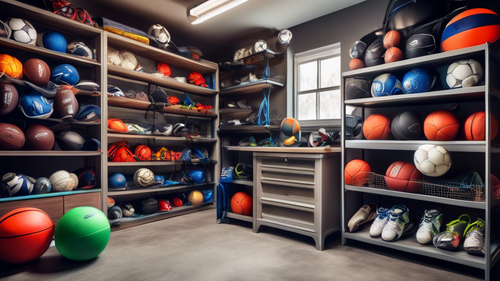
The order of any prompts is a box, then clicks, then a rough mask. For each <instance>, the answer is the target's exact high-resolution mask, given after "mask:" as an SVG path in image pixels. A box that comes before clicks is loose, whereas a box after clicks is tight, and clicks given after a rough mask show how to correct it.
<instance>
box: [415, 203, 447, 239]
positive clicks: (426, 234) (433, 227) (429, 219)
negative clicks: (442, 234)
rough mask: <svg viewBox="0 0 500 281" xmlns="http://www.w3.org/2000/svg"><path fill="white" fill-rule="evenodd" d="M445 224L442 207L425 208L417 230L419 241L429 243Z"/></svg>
mask: <svg viewBox="0 0 500 281" xmlns="http://www.w3.org/2000/svg"><path fill="white" fill-rule="evenodd" d="M441 225H443V213H441V210H440V209H430V210H425V212H424V215H423V216H422V219H421V220H420V225H419V226H418V230H417V241H418V243H420V244H429V243H431V242H432V239H434V236H436V234H438V233H439V231H440V229H441Z"/></svg>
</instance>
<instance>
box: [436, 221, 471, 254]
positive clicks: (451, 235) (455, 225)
mask: <svg viewBox="0 0 500 281" xmlns="http://www.w3.org/2000/svg"><path fill="white" fill-rule="evenodd" d="M469 224H470V217H469V215H466V214H464V215H461V216H460V217H459V218H458V219H456V220H453V221H451V222H449V223H448V224H447V225H446V230H445V231H444V232H441V233H439V234H437V235H436V236H435V237H434V239H432V243H433V244H434V246H435V247H436V248H440V249H447V250H456V249H457V248H458V246H460V242H461V241H462V239H463V237H464V232H465V229H466V228H467V226H468V225H469Z"/></svg>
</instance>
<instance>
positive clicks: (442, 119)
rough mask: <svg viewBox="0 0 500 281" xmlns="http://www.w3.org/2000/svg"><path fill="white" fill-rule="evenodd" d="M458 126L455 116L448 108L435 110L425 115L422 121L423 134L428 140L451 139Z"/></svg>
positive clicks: (458, 122)
mask: <svg viewBox="0 0 500 281" xmlns="http://www.w3.org/2000/svg"><path fill="white" fill-rule="evenodd" d="M459 128H460V121H459V120H458V118H457V116H456V115H455V114H454V113H453V112H451V111H449V110H437V111H434V112H432V113H431V114H429V115H427V117H426V118H425V121H424V134H425V137H426V138H427V139H428V140H432V141H451V140H453V139H455V137H456V136H457V133H458V129H459Z"/></svg>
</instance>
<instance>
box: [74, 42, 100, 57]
mask: <svg viewBox="0 0 500 281" xmlns="http://www.w3.org/2000/svg"><path fill="white" fill-rule="evenodd" d="M68 53H70V54H73V55H77V56H81V57H84V58H87V59H95V58H94V52H92V50H91V49H90V48H89V47H88V46H87V45H85V43H83V42H80V41H77V40H75V41H73V42H71V43H69V44H68Z"/></svg>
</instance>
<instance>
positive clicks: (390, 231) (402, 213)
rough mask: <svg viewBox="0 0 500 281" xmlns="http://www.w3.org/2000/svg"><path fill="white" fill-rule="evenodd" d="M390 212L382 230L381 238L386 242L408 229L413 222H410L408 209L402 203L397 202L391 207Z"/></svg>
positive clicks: (399, 236)
mask: <svg viewBox="0 0 500 281" xmlns="http://www.w3.org/2000/svg"><path fill="white" fill-rule="evenodd" d="M390 212H391V214H390V215H389V219H388V221H387V224H386V225H385V226H384V229H383V230H382V240H384V241H387V242H392V241H396V240H398V239H399V238H401V236H402V235H403V232H405V231H408V230H409V229H410V228H411V227H413V224H410V217H409V216H410V210H409V209H408V208H407V207H406V206H405V205H402V204H398V205H396V206H394V207H392V209H391V211H390Z"/></svg>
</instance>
